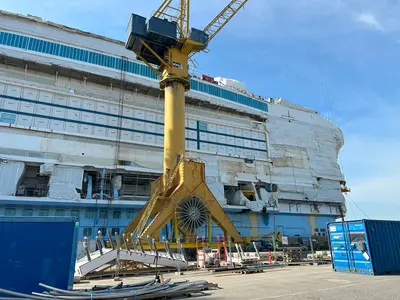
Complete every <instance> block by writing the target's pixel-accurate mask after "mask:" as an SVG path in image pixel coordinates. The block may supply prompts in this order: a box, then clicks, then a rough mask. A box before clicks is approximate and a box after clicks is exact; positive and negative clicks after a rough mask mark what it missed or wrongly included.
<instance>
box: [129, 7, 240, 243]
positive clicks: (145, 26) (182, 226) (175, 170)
mask: <svg viewBox="0 0 400 300" xmlns="http://www.w3.org/2000/svg"><path fill="white" fill-rule="evenodd" d="M172 2H173V1H172V0H165V1H163V3H162V4H161V6H160V7H159V8H158V9H157V10H156V12H155V13H154V15H153V16H152V17H151V18H150V19H149V20H148V22H147V23H146V19H145V18H143V17H141V16H138V15H134V14H132V17H131V20H130V23H129V25H128V31H127V34H128V40H127V42H126V48H127V49H129V50H132V51H134V52H135V53H136V55H137V57H138V58H139V59H141V60H142V61H143V62H145V63H146V64H147V65H148V66H149V67H150V68H151V69H152V70H153V71H154V72H155V73H156V74H157V75H158V76H159V77H160V88H161V89H162V90H164V92H165V113H164V115H165V124H164V168H163V169H164V170H163V171H164V172H163V175H162V176H161V177H160V178H158V179H157V180H156V181H154V182H153V183H152V185H151V198H150V200H149V201H148V202H147V204H146V205H145V207H144V208H143V209H142V210H141V211H140V213H139V214H138V215H137V216H136V218H135V219H134V220H133V221H132V222H131V223H130V224H129V225H128V227H127V228H126V230H125V232H126V233H128V234H131V233H133V234H134V235H135V236H136V237H139V238H144V237H147V236H152V237H154V238H155V239H156V240H158V239H159V236H160V232H161V230H162V228H164V227H165V226H166V224H168V223H170V222H171V224H172V227H173V235H174V237H175V239H176V240H177V239H178V238H179V239H180V240H181V241H182V242H183V243H184V244H186V246H188V245H193V243H194V241H195V232H196V229H198V228H200V227H203V226H206V225H207V224H208V226H209V229H210V228H211V220H212V221H213V222H214V223H215V224H217V225H218V226H219V227H220V228H221V229H222V230H223V232H224V234H225V236H226V237H228V236H229V237H232V238H233V240H234V241H235V242H243V239H242V237H241V236H240V234H239V232H238V231H237V230H236V228H235V226H234V225H233V224H232V222H231V221H230V219H229V218H228V216H227V215H226V214H225V212H224V211H223V209H222V207H221V205H220V204H219V203H218V201H217V200H216V199H215V197H214V195H213V194H212V192H211V191H210V190H209V189H208V187H207V185H206V183H205V165H204V163H202V162H198V161H194V160H191V159H188V158H186V157H185V92H186V91H188V90H189V89H190V76H189V72H188V63H189V60H191V57H192V56H193V55H194V54H195V53H197V52H199V51H204V50H206V48H207V45H208V43H209V42H210V41H211V40H212V39H213V38H214V37H215V35H216V34H217V33H218V32H219V31H220V30H221V29H222V28H223V27H224V26H225V25H226V24H227V23H228V22H229V20H230V19H231V18H232V17H233V16H234V15H235V14H236V13H237V12H238V11H239V10H240V9H241V8H242V7H243V6H244V4H245V3H246V2H247V0H242V1H231V2H230V3H229V4H228V5H227V6H226V7H225V8H224V9H223V10H222V11H221V12H220V13H219V14H218V15H217V16H216V17H215V18H214V19H213V20H212V21H211V22H210V24H209V25H207V26H206V27H205V29H204V30H198V29H195V28H191V27H190V23H189V20H190V0H179V1H178V5H176V6H174V5H173V3H172ZM171 236H172V234H171Z"/></svg>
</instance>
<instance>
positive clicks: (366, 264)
mask: <svg viewBox="0 0 400 300" xmlns="http://www.w3.org/2000/svg"><path fill="white" fill-rule="evenodd" d="M328 233H329V242H330V248H331V254H332V267H333V269H334V270H335V271H338V272H352V273H360V274H370V275H384V274H398V273H400V221H380V220H359V221H345V222H332V223H329V224H328Z"/></svg>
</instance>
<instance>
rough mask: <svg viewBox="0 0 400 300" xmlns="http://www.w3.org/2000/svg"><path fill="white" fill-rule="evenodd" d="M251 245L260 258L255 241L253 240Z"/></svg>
mask: <svg viewBox="0 0 400 300" xmlns="http://www.w3.org/2000/svg"><path fill="white" fill-rule="evenodd" d="M253 247H254V250H256V253H257V256H258V259H260V258H261V256H260V252H258V248H257V245H256V242H253Z"/></svg>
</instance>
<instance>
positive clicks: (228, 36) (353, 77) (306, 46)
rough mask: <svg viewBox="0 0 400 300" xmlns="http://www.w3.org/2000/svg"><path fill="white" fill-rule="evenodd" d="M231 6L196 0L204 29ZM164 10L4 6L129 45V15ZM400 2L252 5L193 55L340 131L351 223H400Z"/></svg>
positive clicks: (129, 2) (73, 4)
mask: <svg viewBox="0 0 400 300" xmlns="http://www.w3.org/2000/svg"><path fill="white" fill-rule="evenodd" d="M228 2H229V0H193V1H192V4H191V8H192V9H191V11H192V16H191V25H192V27H197V28H204V26H205V25H207V24H208V22H209V21H211V20H212V19H213V17H214V16H215V15H217V13H218V12H219V11H220V10H221V9H222V8H223V7H224V6H225V5H226V4H227V3H228ZM160 3H161V0H146V1H142V0H140V1H139V0H113V1H109V0H69V1H61V0H14V1H10V0H0V9H3V10H8V11H12V12H17V13H21V14H31V15H36V16H40V17H42V18H44V19H45V20H49V21H53V22H56V23H61V24H64V25H67V26H71V27H77V28H80V29H82V30H86V31H90V32H94V33H98V34H102V35H106V36H108V37H112V38H115V39H119V40H124V39H125V30H126V25H127V23H128V19H129V16H130V13H132V12H134V13H137V14H139V15H143V16H150V15H151V14H152V12H154V10H155V9H156V8H157V7H158V6H159V5H160ZM399 15H400V0H379V1H377V0H249V1H248V3H247V4H246V5H245V8H244V9H243V11H241V12H240V13H239V14H238V15H237V16H235V18H234V19H232V21H231V22H230V23H229V24H228V25H227V26H226V28H224V29H223V30H222V31H221V32H220V33H219V34H218V36H217V37H216V38H215V39H214V40H213V41H212V42H211V44H210V47H209V48H210V50H211V51H210V52H209V53H208V54H205V53H204V54H203V53H201V54H198V55H196V61H197V63H198V64H199V70H198V72H199V73H204V74H209V75H212V76H214V77H217V76H222V77H227V78H234V79H237V80H240V81H242V82H243V83H245V84H246V86H247V88H248V89H249V90H250V91H252V92H254V93H255V94H259V95H263V96H265V97H273V98H278V97H281V98H284V99H287V100H289V101H292V102H295V103H298V104H301V105H304V106H306V107H310V108H313V109H315V110H317V111H318V112H320V113H322V114H324V115H325V116H327V117H328V118H330V119H331V120H332V121H333V122H334V123H336V124H338V126H339V127H340V128H341V129H342V131H343V133H344V138H345V145H344V147H343V148H342V150H341V151H340V157H339V162H340V164H341V167H342V170H343V173H344V176H345V178H346V180H347V183H348V186H349V187H350V188H351V190H352V191H351V193H349V196H346V200H347V208H348V218H349V219H360V218H375V219H400V196H399V195H398V194H397V192H398V191H397V184H399V185H400V159H399V153H400V118H399V115H400V101H399V100H400V59H399V58H400V19H399V18H398V16H399Z"/></svg>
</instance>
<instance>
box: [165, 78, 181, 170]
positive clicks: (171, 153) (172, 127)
mask: <svg viewBox="0 0 400 300" xmlns="http://www.w3.org/2000/svg"><path fill="white" fill-rule="evenodd" d="M164 90H165V113H164V116H165V120H164V174H166V173H167V172H168V170H169V171H172V170H173V169H174V167H175V166H176V164H177V161H178V160H179V157H180V156H182V155H184V154H185V87H184V85H183V83H182V82H180V81H178V80H170V81H168V82H166V83H165V88H164ZM166 177H168V176H166Z"/></svg>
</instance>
